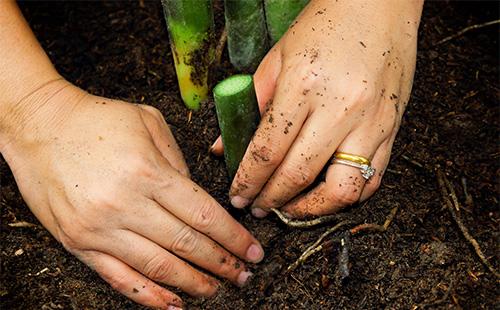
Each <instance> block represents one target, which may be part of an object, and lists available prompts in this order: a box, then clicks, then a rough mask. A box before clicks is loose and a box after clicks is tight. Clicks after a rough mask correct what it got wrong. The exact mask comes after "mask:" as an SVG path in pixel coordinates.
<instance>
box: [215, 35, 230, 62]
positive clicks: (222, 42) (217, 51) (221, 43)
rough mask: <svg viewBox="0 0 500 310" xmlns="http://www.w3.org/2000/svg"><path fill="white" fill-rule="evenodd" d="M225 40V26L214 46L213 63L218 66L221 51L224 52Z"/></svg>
mask: <svg viewBox="0 0 500 310" xmlns="http://www.w3.org/2000/svg"><path fill="white" fill-rule="evenodd" d="M226 41H227V28H226V27H224V30H222V33H221V35H220V38H219V42H218V43H217V47H216V48H215V65H216V66H219V65H220V62H221V60H222V53H223V52H224V46H225V45H226Z"/></svg>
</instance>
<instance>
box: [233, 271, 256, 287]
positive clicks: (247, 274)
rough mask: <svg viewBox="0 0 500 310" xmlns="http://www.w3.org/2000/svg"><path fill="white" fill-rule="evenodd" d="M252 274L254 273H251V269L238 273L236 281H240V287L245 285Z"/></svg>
mask: <svg viewBox="0 0 500 310" xmlns="http://www.w3.org/2000/svg"><path fill="white" fill-rule="evenodd" d="M252 275H253V273H251V272H250V271H242V272H240V274H239V275H238V279H237V280H236V282H238V285H239V286H240V287H243V286H244V285H245V284H246V283H247V281H248V279H249V278H250V277H251V276H252Z"/></svg>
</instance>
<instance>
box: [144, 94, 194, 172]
mask: <svg viewBox="0 0 500 310" xmlns="http://www.w3.org/2000/svg"><path fill="white" fill-rule="evenodd" d="M138 106H139V107H140V108H141V110H142V111H143V113H142V114H141V115H142V117H143V119H144V123H145V124H146V127H147V128H148V130H149V133H150V134H151V138H152V139H153V142H154V144H155V146H156V147H157V148H158V150H159V151H160V153H161V154H162V156H163V157H164V158H165V159H166V160H167V161H168V162H169V163H170V165H171V166H172V167H174V169H175V170H177V171H178V172H179V173H180V174H182V175H184V176H186V177H188V178H189V168H188V166H187V164H186V161H185V160H184V156H183V155H182V151H181V149H180V147H179V145H177V142H176V141H175V138H174V135H173V134H172V132H171V131H170V128H169V127H168V125H167V122H165V118H164V117H163V115H162V114H161V112H160V111H159V110H158V109H156V108H154V107H152V106H149V105H144V104H140V105H138Z"/></svg>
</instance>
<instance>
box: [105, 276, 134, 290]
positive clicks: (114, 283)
mask: <svg viewBox="0 0 500 310" xmlns="http://www.w3.org/2000/svg"><path fill="white" fill-rule="evenodd" d="M102 277H103V278H104V280H106V282H108V283H109V285H110V286H111V287H112V288H113V289H115V290H117V291H119V292H124V291H126V290H127V288H128V285H127V278H128V276H127V275H126V274H120V275H118V276H111V277H104V276H102Z"/></svg>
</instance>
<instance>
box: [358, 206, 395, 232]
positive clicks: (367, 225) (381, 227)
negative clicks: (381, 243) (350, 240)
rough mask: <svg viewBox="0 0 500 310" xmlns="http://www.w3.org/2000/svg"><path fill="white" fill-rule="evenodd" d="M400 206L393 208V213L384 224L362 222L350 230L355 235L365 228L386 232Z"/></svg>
mask: <svg viewBox="0 0 500 310" xmlns="http://www.w3.org/2000/svg"><path fill="white" fill-rule="evenodd" d="M398 209H399V206H397V207H394V208H392V210H391V213H389V216H387V219H386V220H385V222H384V224H383V225H379V224H374V223H363V224H360V225H358V226H356V227H353V228H351V230H350V232H351V234H353V235H355V234H357V233H359V232H361V231H364V230H369V231H374V232H385V231H386V230H387V228H388V227H389V225H391V222H392V220H393V219H394V217H395V216H396V213H398Z"/></svg>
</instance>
